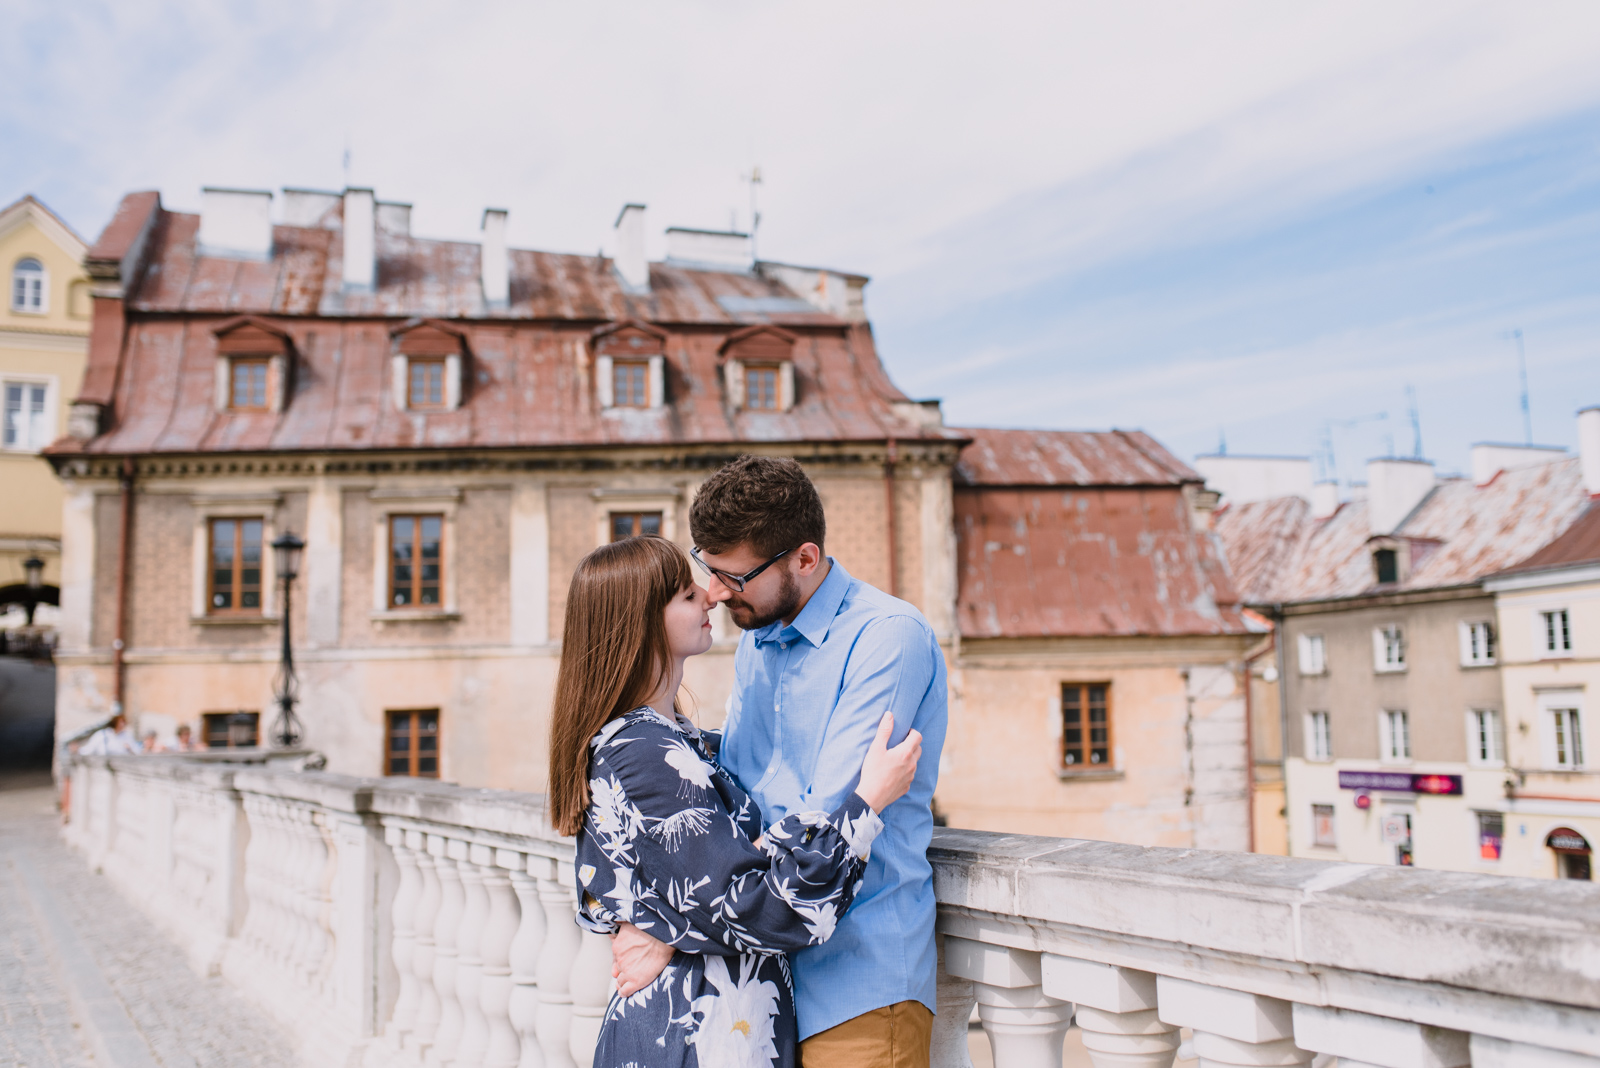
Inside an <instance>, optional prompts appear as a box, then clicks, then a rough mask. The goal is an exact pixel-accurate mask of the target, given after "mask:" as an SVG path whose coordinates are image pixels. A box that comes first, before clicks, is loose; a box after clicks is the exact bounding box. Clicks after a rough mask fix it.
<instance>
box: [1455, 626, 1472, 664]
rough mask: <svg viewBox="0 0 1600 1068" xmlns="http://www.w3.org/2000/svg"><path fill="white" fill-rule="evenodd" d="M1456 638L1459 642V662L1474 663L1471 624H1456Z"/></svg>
mask: <svg viewBox="0 0 1600 1068" xmlns="http://www.w3.org/2000/svg"><path fill="white" fill-rule="evenodd" d="M1456 637H1457V638H1458V639H1459V641H1460V643H1461V662H1462V663H1463V664H1471V663H1473V662H1474V661H1473V657H1472V624H1471V623H1466V622H1462V623H1457V624H1456Z"/></svg>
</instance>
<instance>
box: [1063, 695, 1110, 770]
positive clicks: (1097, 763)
mask: <svg viewBox="0 0 1600 1068" xmlns="http://www.w3.org/2000/svg"><path fill="white" fill-rule="evenodd" d="M1110 693H1111V687H1110V686H1109V685H1108V684H1105V683H1089V684H1087V685H1080V684H1078V683H1067V684H1066V685H1064V686H1062V687H1061V766H1062V767H1063V768H1065V769H1066V770H1067V771H1088V770H1091V769H1095V768H1109V767H1110V766H1111V708H1110Z"/></svg>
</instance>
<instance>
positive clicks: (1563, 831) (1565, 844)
mask: <svg viewBox="0 0 1600 1068" xmlns="http://www.w3.org/2000/svg"><path fill="white" fill-rule="evenodd" d="M1544 844H1545V845H1547V846H1549V847H1550V848H1551V849H1552V850H1554V851H1555V854H1556V875H1557V876H1558V877H1559V878H1562V879H1583V880H1585V881H1588V880H1590V879H1593V878H1594V874H1593V867H1592V866H1591V864H1590V858H1591V857H1592V856H1593V854H1594V850H1592V849H1591V848H1590V847H1589V840H1588V839H1587V838H1585V837H1584V836H1583V835H1581V834H1579V833H1578V832H1577V831H1575V830H1573V829H1572V828H1571V827H1557V828H1556V829H1555V830H1553V831H1551V832H1550V834H1549V835H1548V836H1546V838H1545V840H1544Z"/></svg>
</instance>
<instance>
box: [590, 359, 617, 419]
mask: <svg viewBox="0 0 1600 1068" xmlns="http://www.w3.org/2000/svg"><path fill="white" fill-rule="evenodd" d="M616 388H617V380H616V378H615V377H613V375H612V371H611V357H610V356H600V357H596V359H595V361H594V395H595V397H596V399H598V400H599V401H600V407H602V408H610V407H611V406H612V405H614V404H616V403H617V400H616Z"/></svg>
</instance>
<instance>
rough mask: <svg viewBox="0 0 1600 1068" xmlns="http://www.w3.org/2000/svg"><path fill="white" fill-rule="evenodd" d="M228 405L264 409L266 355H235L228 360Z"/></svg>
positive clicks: (254, 409) (256, 409)
mask: <svg viewBox="0 0 1600 1068" xmlns="http://www.w3.org/2000/svg"><path fill="white" fill-rule="evenodd" d="M228 407H230V408H232V409H234V410H235V411H257V412H260V411H266V408H267V357H265V356H236V357H234V358H233V359H231V360H229V361H228Z"/></svg>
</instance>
